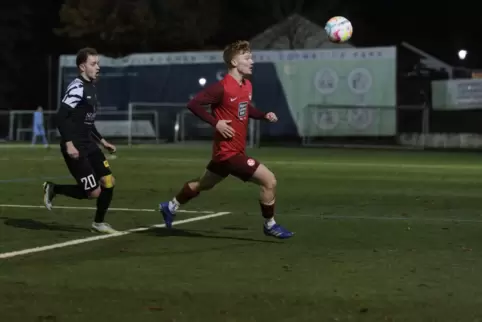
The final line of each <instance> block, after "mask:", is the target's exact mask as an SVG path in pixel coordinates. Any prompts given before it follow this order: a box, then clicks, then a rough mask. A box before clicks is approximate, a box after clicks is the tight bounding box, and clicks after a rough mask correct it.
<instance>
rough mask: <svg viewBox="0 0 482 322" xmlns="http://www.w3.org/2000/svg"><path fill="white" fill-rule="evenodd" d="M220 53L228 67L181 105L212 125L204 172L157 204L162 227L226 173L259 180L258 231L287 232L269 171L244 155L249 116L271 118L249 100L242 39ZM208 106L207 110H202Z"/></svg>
mask: <svg viewBox="0 0 482 322" xmlns="http://www.w3.org/2000/svg"><path fill="white" fill-rule="evenodd" d="M223 59H224V62H225V63H226V65H227V66H228V73H227V74H226V76H225V77H224V78H223V79H222V80H221V81H219V82H217V83H215V84H213V85H211V86H209V87H207V88H206V89H204V90H203V91H201V92H200V93H198V94H197V95H196V96H195V97H194V98H193V99H192V100H191V101H190V102H189V103H188V105H187V107H188V109H189V110H191V112H192V113H193V114H195V115H196V116H197V117H199V118H200V119H202V120H203V121H205V122H207V123H209V124H210V125H211V126H213V127H214V128H215V129H216V132H215V134H214V143H213V150H212V159H211V162H209V164H208V165H207V167H206V171H205V172H204V175H203V176H202V177H201V178H199V179H197V180H194V181H190V182H187V183H185V184H184V186H183V187H182V189H181V191H180V192H179V193H178V194H177V195H176V196H175V197H174V198H173V199H172V200H171V201H169V202H163V203H161V204H160V205H159V208H160V211H161V213H162V215H163V217H164V221H165V223H166V227H168V228H170V227H171V226H172V221H173V219H174V216H175V213H176V211H177V210H178V208H179V207H180V206H181V205H184V204H186V203H187V202H188V201H189V200H191V199H192V198H195V197H197V196H198V195H199V193H200V192H201V191H206V190H209V189H212V188H213V187H214V186H216V185H217V184H218V183H219V182H221V181H222V180H223V179H224V178H226V177H227V176H228V175H233V176H235V177H238V178H239V179H241V180H243V181H250V182H253V183H256V184H258V185H259V186H260V188H261V189H260V190H261V191H260V200H259V202H260V206H261V214H262V215H263V217H264V218H265V223H264V225H263V227H264V228H263V231H264V233H265V234H266V235H268V236H273V237H277V238H282V239H284V238H290V237H291V236H293V233H292V232H290V231H288V230H286V229H285V228H283V227H282V226H280V225H279V224H277V223H276V222H275V220H274V215H275V211H274V209H275V200H276V199H275V188H276V178H275V176H274V174H273V173H272V172H271V171H270V170H269V169H268V168H267V167H266V166H265V165H263V164H260V163H259V162H258V161H257V160H256V159H254V158H251V157H249V156H247V155H246V152H245V150H246V135H247V130H248V121H249V118H254V119H260V120H261V119H263V120H267V121H269V122H276V121H277V120H278V119H277V117H276V114H275V113H273V112H269V113H264V112H261V111H260V110H258V109H256V108H255V107H254V106H253V105H252V104H251V97H252V86H251V82H250V81H249V80H248V79H247V78H246V77H247V76H249V75H251V73H252V69H253V59H252V54H251V48H250V45H249V42H247V41H237V42H235V43H233V44H230V45H229V46H227V47H226V49H225V50H224V53H223ZM209 105H210V106H211V110H212V114H211V113H209V112H208V111H207V110H206V108H205V107H206V106H209Z"/></svg>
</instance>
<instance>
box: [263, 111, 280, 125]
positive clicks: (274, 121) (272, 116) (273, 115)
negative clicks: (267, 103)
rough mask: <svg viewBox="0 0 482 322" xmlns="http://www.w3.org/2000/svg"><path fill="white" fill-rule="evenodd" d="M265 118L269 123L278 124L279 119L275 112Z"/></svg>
mask: <svg viewBox="0 0 482 322" xmlns="http://www.w3.org/2000/svg"><path fill="white" fill-rule="evenodd" d="M265 118H266V119H267V120H268V121H269V122H271V123H276V122H278V117H277V116H276V114H275V113H273V112H269V113H267V114H266V116H265Z"/></svg>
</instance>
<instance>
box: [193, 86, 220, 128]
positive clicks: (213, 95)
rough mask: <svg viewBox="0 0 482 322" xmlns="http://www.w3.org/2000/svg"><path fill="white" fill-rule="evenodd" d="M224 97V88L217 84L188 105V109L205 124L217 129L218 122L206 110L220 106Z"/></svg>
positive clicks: (204, 90) (202, 92) (195, 97)
mask: <svg viewBox="0 0 482 322" xmlns="http://www.w3.org/2000/svg"><path fill="white" fill-rule="evenodd" d="M223 95H224V88H223V85H222V84H221V83H219V82H218V83H215V84H213V85H211V86H209V87H207V88H205V89H203V90H202V91H201V92H199V93H198V94H197V95H196V96H194V98H193V99H192V100H190V101H189V103H188V104H187V108H188V109H189V110H190V111H191V112H192V113H193V114H194V115H196V116H197V117H199V118H200V119H201V120H203V121H204V122H206V123H208V124H211V126H213V127H216V124H217V123H218V120H216V118H215V117H214V116H212V115H211V113H209V112H208V111H207V109H206V107H207V106H210V105H211V106H213V105H217V104H220V103H221V101H222V99H223Z"/></svg>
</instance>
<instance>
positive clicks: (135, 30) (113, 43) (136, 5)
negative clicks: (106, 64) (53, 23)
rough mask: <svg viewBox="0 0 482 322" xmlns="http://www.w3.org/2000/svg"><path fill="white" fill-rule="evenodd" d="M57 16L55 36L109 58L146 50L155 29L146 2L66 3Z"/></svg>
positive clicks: (71, 0) (100, 0)
mask: <svg viewBox="0 0 482 322" xmlns="http://www.w3.org/2000/svg"><path fill="white" fill-rule="evenodd" d="M59 14H60V21H61V23H62V24H63V27H61V28H59V29H56V32H57V34H59V35H61V36H64V37H68V38H70V40H71V42H72V43H73V44H74V45H76V47H84V46H92V47H96V48H98V49H99V50H100V51H102V52H103V53H105V54H108V55H109V54H110V55H112V56H121V55H125V54H127V53H130V52H131V51H146V50H148V49H149V43H150V40H151V39H152V38H153V37H154V32H155V28H156V20H155V18H154V16H153V14H152V13H151V10H150V7H149V3H148V1H147V0H67V1H66V2H65V4H64V5H63V6H62V7H61V9H60V12H59Z"/></svg>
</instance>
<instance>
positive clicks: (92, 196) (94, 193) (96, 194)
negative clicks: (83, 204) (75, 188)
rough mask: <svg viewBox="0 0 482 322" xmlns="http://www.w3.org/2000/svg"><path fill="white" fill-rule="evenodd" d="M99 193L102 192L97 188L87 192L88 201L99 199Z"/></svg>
mask: <svg viewBox="0 0 482 322" xmlns="http://www.w3.org/2000/svg"><path fill="white" fill-rule="evenodd" d="M101 192H102V191H101V189H100V187H97V188H95V189H94V190H92V191H89V192H88V196H89V199H97V198H99V196H100V193H101Z"/></svg>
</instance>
